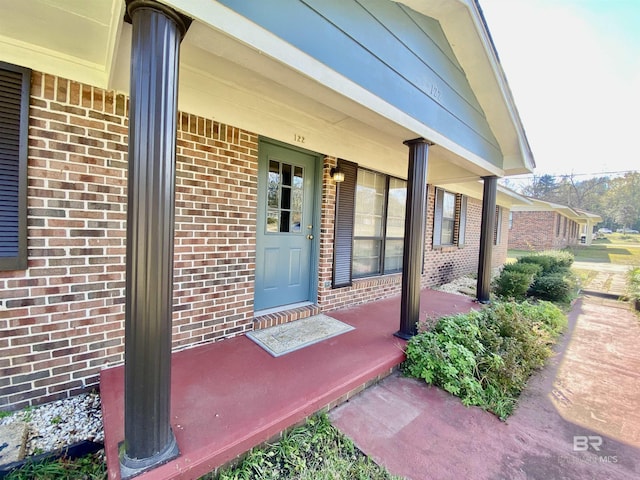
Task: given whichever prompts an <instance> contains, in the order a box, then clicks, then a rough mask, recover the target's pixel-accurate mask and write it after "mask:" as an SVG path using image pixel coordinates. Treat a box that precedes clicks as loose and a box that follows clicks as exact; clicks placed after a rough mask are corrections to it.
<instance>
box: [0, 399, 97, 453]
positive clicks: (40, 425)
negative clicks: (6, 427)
mask: <svg viewBox="0 0 640 480" xmlns="http://www.w3.org/2000/svg"><path fill="white" fill-rule="evenodd" d="M19 421H21V422H25V423H26V424H27V425H28V428H29V431H28V433H27V447H26V454H27V455H34V454H38V453H46V452H50V451H53V450H58V449H60V448H63V447H66V446H68V445H72V444H74V443H76V442H80V441H82V440H91V441H93V442H96V443H104V431H103V428H102V410H101V405H100V394H98V393H96V392H92V393H85V394H82V395H78V396H76V397H71V398H65V399H63V400H57V401H55V402H51V403H47V404H45V405H41V406H38V407H34V408H29V409H25V410H21V411H19V412H16V413H14V414H13V415H10V416H8V417H5V418H3V419H0V424H10V423H13V422H19Z"/></svg>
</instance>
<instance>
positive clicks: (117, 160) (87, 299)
mask: <svg viewBox="0 0 640 480" xmlns="http://www.w3.org/2000/svg"><path fill="white" fill-rule="evenodd" d="M127 111H128V105H127V98H126V97H125V96H123V95H118V94H115V93H114V92H105V91H103V90H101V89H98V88H93V87H90V86H87V85H81V84H79V83H76V82H71V81H68V80H64V79H61V78H56V77H53V76H49V75H42V74H39V73H37V72H34V74H33V79H32V91H31V112H30V127H29V163H28V169H29V172H28V177H29V191H28V208H29V235H28V237H29V240H28V241H29V264H28V270H26V271H16V272H0V299H2V300H3V301H4V305H5V306H6V309H5V310H0V408H5V407H9V406H10V407H11V408H21V407H24V406H26V405H28V404H34V403H42V402H46V401H51V400H54V399H57V398H60V397H65V396H68V395H70V394H71V395H73V394H75V393H78V392H80V391H82V390H84V389H86V388H90V387H92V386H95V385H96V384H97V382H98V373H99V370H100V369H101V368H102V367H103V366H105V365H113V364H117V363H119V362H121V361H122V354H123V333H124V331H123V329H124V282H125V243H126V201H127V197H126V195H127V192H126V174H127V171H126V168H127V163H126V156H127V118H126V112H127ZM178 129H179V132H178V152H177V153H178V157H177V174H176V177H177V178H176V234H175V236H176V241H175V273H174V275H175V276H174V279H175V284H174V318H173V347H174V348H175V349H177V348H182V347H186V346H190V345H195V344H198V343H202V342H206V341H210V340H214V339H216V338H222V337H224V336H229V335H235V334H238V333H241V332H244V331H246V330H248V329H250V328H251V324H252V318H253V306H252V305H253V280H254V273H253V272H254V269H255V220H256V192H257V185H256V181H257V136H256V135H254V134H250V133H247V132H244V131H242V130H239V129H237V128H232V127H227V126H224V125H220V124H218V123H215V122H213V121H211V120H205V119H203V118H198V117H194V116H190V115H185V114H181V115H180V116H179V128H178Z"/></svg>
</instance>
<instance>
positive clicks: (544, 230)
mask: <svg viewBox="0 0 640 480" xmlns="http://www.w3.org/2000/svg"><path fill="white" fill-rule="evenodd" d="M565 222H566V228H565ZM579 238H580V227H579V225H578V224H577V223H576V222H574V221H573V220H571V219H569V218H567V217H565V216H563V215H560V214H559V213H557V212H513V223H512V226H511V229H509V240H508V241H509V248H513V249H517V250H531V251H536V252H540V251H543V250H560V249H563V248H565V247H567V246H570V245H576V244H577V243H578V242H579Z"/></svg>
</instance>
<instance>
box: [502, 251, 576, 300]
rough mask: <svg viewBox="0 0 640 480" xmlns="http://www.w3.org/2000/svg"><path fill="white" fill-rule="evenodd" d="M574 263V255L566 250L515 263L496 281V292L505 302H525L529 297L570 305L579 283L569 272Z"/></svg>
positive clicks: (522, 258)
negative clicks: (511, 300)
mask: <svg viewBox="0 0 640 480" xmlns="http://www.w3.org/2000/svg"><path fill="white" fill-rule="evenodd" d="M573 259H574V257H573V254H572V253H571V252H568V251H564V250H563V251H559V250H549V251H545V252H542V253H536V254H533V255H527V256H525V257H521V258H520V259H519V260H518V261H517V262H516V263H512V264H508V265H505V266H504V269H503V270H502V273H501V274H500V276H499V277H498V278H497V279H496V281H495V284H494V292H495V294H496V295H497V296H498V297H499V298H502V299H509V298H512V299H515V300H522V299H524V298H526V297H528V296H530V297H535V298H537V299H541V300H549V301H552V302H559V303H569V302H570V301H571V300H572V299H573V298H574V296H575V295H576V294H577V292H578V282H577V279H576V278H575V276H574V275H573V274H572V273H571V270H570V267H571V265H572V264H573ZM523 274H527V275H528V276H527V277H525V276H524V275H523ZM547 277H548V278H547ZM527 282H528V284H527V286H526V288H525V287H524V285H525V284H526V283H527ZM523 289H524V292H523Z"/></svg>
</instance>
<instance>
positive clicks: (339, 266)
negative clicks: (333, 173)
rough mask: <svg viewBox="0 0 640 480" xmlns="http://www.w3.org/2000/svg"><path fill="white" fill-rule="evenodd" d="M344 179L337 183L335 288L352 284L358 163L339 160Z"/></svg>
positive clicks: (334, 259)
mask: <svg viewBox="0 0 640 480" xmlns="http://www.w3.org/2000/svg"><path fill="white" fill-rule="evenodd" d="M338 165H339V166H340V169H341V170H342V171H343V172H344V181H343V182H340V183H338V184H337V185H336V216H335V222H334V227H333V228H334V238H333V288H339V287H348V286H350V285H351V273H352V268H351V259H352V257H353V223H354V217H355V211H356V182H357V179H358V165H357V164H355V163H352V162H347V161H346V160H338Z"/></svg>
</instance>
